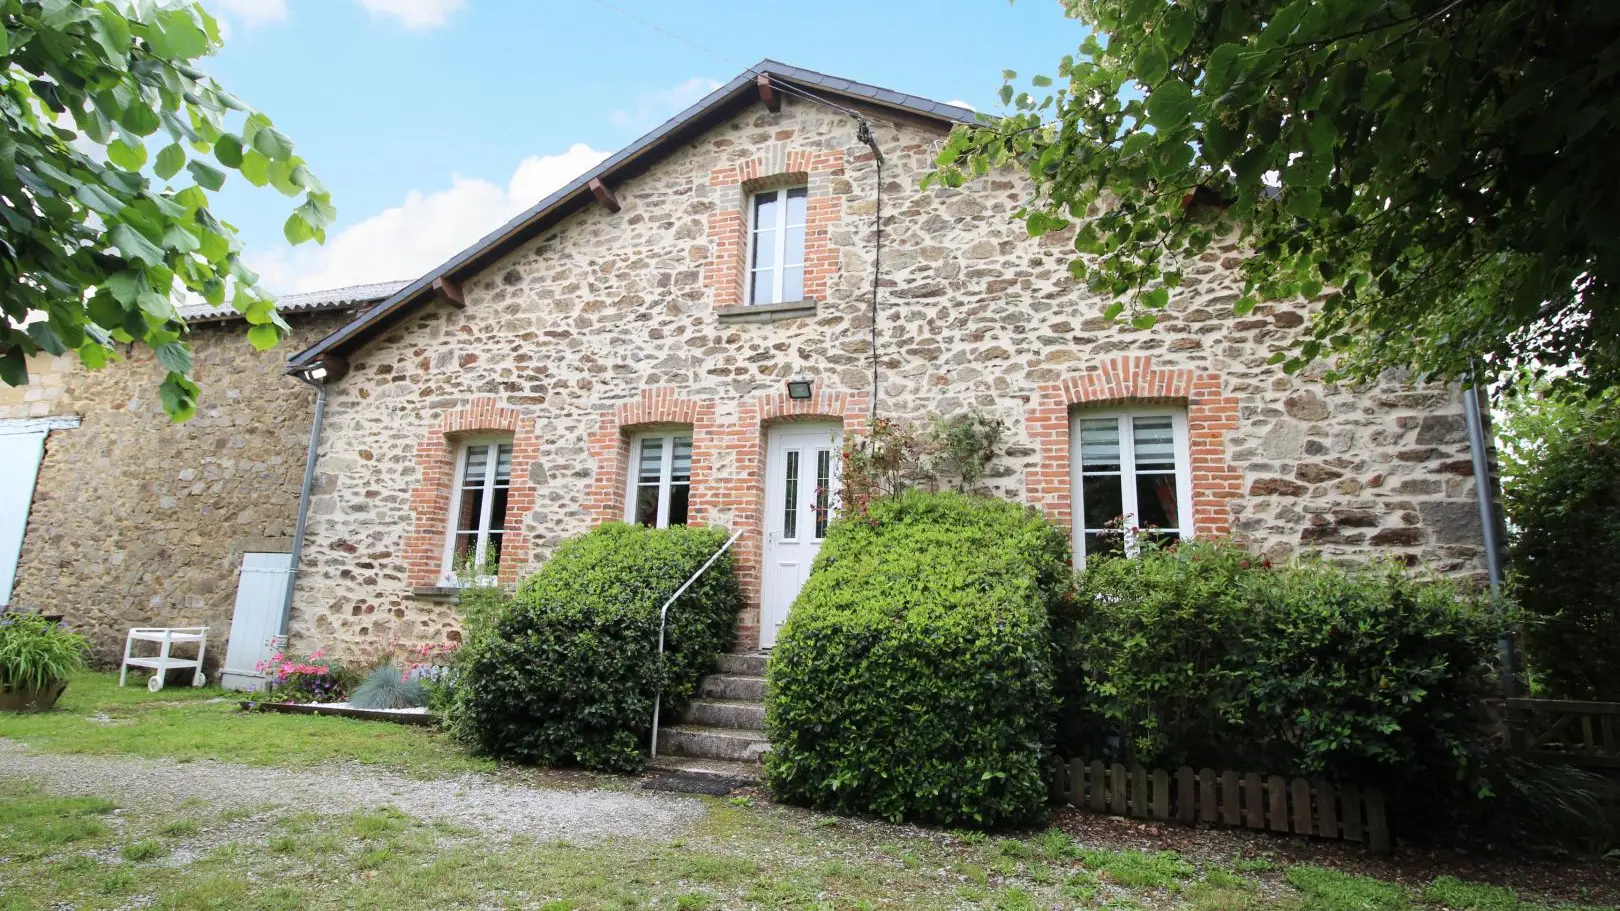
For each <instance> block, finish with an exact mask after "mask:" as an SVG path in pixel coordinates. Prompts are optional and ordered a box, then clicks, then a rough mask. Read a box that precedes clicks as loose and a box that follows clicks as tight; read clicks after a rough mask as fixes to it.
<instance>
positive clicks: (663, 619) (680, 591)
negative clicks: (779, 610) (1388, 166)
mask: <svg viewBox="0 0 1620 911" xmlns="http://www.w3.org/2000/svg"><path fill="white" fill-rule="evenodd" d="M740 537H742V529H738V530H737V531H735V532H732V535H731V537H729V538H727V539H726V543H724V544H722V545H720V549H719V550H717V551H715V552H714V554H713V555H711V556H710V557H709V559H708V561H707V562H706V563H704V564H703V565H702V566H700V567H698V571H697V572H695V573H693V574H692V578H690V579H687V580H686V581H685V582H683V583H681V587H680V588H677V589H675V594H673V595H670V596H669V600H668V601H665V602H664V606H663V607H660V608H659V609H658V655H659V657H660V659H661V658H662V657H663V654H664V626H665V624H666V623H668V621H669V607H670V605H671V604H674V603H675V601H676V599H677V598H679V597H680V596H682V595H684V594H686V590H687V589H689V588H691V587H692V583H693V582H696V581H697V580H698V577H699V576H701V575H703V574H704V573H705V572H708V570H709V567H711V566H713V565H714V561H716V560H718V559H720V555H721V554H723V553H725V552H726V551H728V550H730V549H731V545H733V544H735V543H737V539H738V538H740ZM660 663H662V661H660ZM663 702H664V688H663V687H662V686H660V687H658V693H657V694H656V695H655V696H653V719H652V755H653V757H654V758H657V756H658V712H659V709H661V708H662V707H663Z"/></svg>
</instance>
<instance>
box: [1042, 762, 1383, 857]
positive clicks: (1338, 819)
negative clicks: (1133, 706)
mask: <svg viewBox="0 0 1620 911" xmlns="http://www.w3.org/2000/svg"><path fill="white" fill-rule="evenodd" d="M1054 772H1055V774H1054V775H1053V777H1052V799H1053V801H1054V802H1058V803H1068V804H1070V805H1072V806H1075V807H1079V808H1085V809H1090V810H1093V811H1095V812H1098V813H1109V814H1112V815H1114V816H1134V817H1137V818H1138V819H1158V820H1164V821H1166V822H1169V821H1175V822H1180V823H1184V824H1186V825H1193V824H1194V823H1200V822H1203V823H1209V824H1211V825H1219V826H1242V827H1247V828H1250V829H1267V830H1270V831H1272V832H1292V833H1294V834H1296V835H1314V836H1316V837H1318V838H1332V839H1341V840H1344V841H1353V842H1358V843H1361V844H1365V845H1366V846H1367V847H1369V848H1370V849H1372V850H1373V851H1375V852H1377V853H1380V854H1387V853H1389V849H1390V841H1389V816H1388V814H1387V813H1386V812H1385V809H1384V794H1383V792H1382V791H1380V790H1378V789H1377V788H1367V789H1366V790H1362V789H1359V788H1356V787H1355V786H1353V785H1347V786H1342V787H1341V786H1334V785H1331V784H1329V783H1327V782H1325V781H1315V782H1311V781H1306V780H1305V779H1303V778H1295V779H1292V780H1290V779H1287V778H1283V777H1280V776H1276V775H1272V776H1267V777H1264V778H1262V777H1261V776H1260V775H1257V774H1255V773H1253V772H1250V773H1248V774H1246V775H1239V774H1238V773H1237V772H1230V771H1228V772H1216V771H1215V770H1214V769H1200V770H1198V771H1196V772H1195V771H1193V770H1192V768H1190V767H1188V766H1182V767H1181V768H1180V769H1178V770H1177V771H1176V773H1175V775H1173V776H1172V775H1171V774H1170V773H1168V772H1166V771H1164V770H1163V769H1152V770H1149V769H1147V768H1144V767H1142V766H1137V765H1133V766H1131V767H1130V768H1129V769H1128V770H1127V769H1126V767H1125V766H1124V765H1122V764H1120V763H1117V762H1116V763H1114V764H1113V765H1109V766H1104V765H1103V764H1102V763H1101V762H1090V763H1088V762H1085V761H1083V760H1080V759H1074V760H1070V761H1069V762H1068V763H1066V764H1059V765H1058V766H1057V767H1056V768H1055V770H1054Z"/></svg>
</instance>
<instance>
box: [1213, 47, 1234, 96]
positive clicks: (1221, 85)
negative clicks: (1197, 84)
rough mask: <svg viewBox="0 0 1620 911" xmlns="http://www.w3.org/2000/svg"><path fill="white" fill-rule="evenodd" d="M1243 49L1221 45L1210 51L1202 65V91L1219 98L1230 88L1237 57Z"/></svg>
mask: <svg viewBox="0 0 1620 911" xmlns="http://www.w3.org/2000/svg"><path fill="white" fill-rule="evenodd" d="M1242 51H1243V49H1242V48H1241V47H1239V46H1238V45H1236V44H1222V45H1220V46H1218V47H1216V48H1215V50H1213V51H1210V53H1209V61H1208V62H1207V63H1205V64H1204V91H1205V92H1208V93H1209V94H1211V95H1216V96H1219V95H1221V94H1223V93H1225V92H1226V90H1227V89H1229V88H1231V87H1232V80H1233V78H1234V77H1235V76H1236V75H1237V64H1238V55H1239V54H1241V53H1242Z"/></svg>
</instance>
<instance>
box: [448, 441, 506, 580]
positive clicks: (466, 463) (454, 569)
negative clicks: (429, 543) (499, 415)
mask: <svg viewBox="0 0 1620 911" xmlns="http://www.w3.org/2000/svg"><path fill="white" fill-rule="evenodd" d="M511 485H512V443H511V442H510V441H509V440H500V439H477V440H466V441H464V442H463V443H462V444H461V446H460V448H459V450H458V452H457V458H456V486H455V490H454V493H453V494H452V496H451V501H450V517H451V522H450V541H449V543H448V545H447V546H446V548H445V558H444V577H445V579H446V580H447V581H453V580H457V579H462V578H466V577H468V576H469V575H471V576H473V577H476V578H480V579H483V578H493V577H494V576H495V575H496V567H497V566H498V565H499V564H500V555H501V543H502V538H503V536H504V535H505V533H506V509H507V499H508V494H509V490H510V488H511Z"/></svg>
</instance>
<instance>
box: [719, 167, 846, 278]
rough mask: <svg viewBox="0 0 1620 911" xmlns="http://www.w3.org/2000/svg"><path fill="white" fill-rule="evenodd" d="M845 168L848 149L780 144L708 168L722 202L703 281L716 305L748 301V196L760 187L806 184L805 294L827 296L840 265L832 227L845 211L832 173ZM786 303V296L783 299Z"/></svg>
mask: <svg viewBox="0 0 1620 911" xmlns="http://www.w3.org/2000/svg"><path fill="white" fill-rule="evenodd" d="M843 174H844V152H843V150H842V149H834V150H832V151H811V150H808V149H789V148H788V147H787V146H786V145H783V144H776V145H772V146H770V147H769V148H767V149H766V150H765V154H763V155H760V156H758V157H755V158H750V159H747V160H745V161H742V162H739V163H737V164H732V165H726V166H725V167H720V168H715V169H714V170H712V171H710V172H709V186H710V187H713V188H715V189H717V190H719V191H720V198H719V202H720V207H719V208H718V209H717V210H716V211H714V212H711V213H709V253H708V259H707V260H706V261H705V262H704V264H703V284H704V287H706V288H708V289H710V291H711V292H713V294H714V305H715V306H716V307H736V306H740V305H742V304H743V303H744V302H745V301H747V299H748V298H747V294H746V291H745V287H744V284H745V280H746V278H747V275H748V262H747V256H748V206H749V198H750V197H751V196H752V195H753V194H754V193H757V192H759V191H761V190H772V189H777V188H779V187H793V186H805V187H807V188H808V189H809V198H808V200H807V205H806V207H805V226H804V299H805V300H812V301H822V300H826V299H827V287H828V285H829V284H830V282H831V280H832V277H833V275H834V274H836V273H837V271H838V253H837V251H836V250H834V249H833V246H832V227H833V225H836V224H837V223H838V219H839V217H840V216H841V215H842V213H843V199H842V198H841V197H838V196H834V195H832V179H833V178H834V177H842V176H843ZM784 303H786V302H784Z"/></svg>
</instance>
